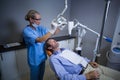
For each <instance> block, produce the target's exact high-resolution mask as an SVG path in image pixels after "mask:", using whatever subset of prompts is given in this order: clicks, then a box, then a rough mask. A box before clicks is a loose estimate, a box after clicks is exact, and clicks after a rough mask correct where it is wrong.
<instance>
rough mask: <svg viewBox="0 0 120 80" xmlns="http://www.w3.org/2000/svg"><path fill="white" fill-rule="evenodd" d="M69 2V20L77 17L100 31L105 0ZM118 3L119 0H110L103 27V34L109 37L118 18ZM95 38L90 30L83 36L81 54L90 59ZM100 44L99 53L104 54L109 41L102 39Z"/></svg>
mask: <svg viewBox="0 0 120 80" xmlns="http://www.w3.org/2000/svg"><path fill="white" fill-rule="evenodd" d="M71 3H72V5H71V10H70V20H73V19H78V21H79V22H80V23H82V24H84V25H86V26H88V27H89V28H90V29H92V30H94V31H96V32H99V33H100V30H101V27H102V20H103V14H104V9H105V0H90V1H88V0H72V2H71ZM119 3H120V1H119V0H111V3H110V8H109V12H108V19H107V21H106V24H105V27H104V33H103V35H104V36H108V37H110V38H112V37H113V33H114V30H115V28H116V23H117V19H118V9H119V8H120V5H119ZM73 32H74V31H73ZM96 38H97V36H96V35H95V34H94V33H92V32H90V31H87V33H86V35H85V37H84V38H83V39H84V40H83V50H82V54H83V55H84V56H87V57H89V58H90V59H92V57H93V49H94V48H95V42H96ZM101 45H102V46H101V53H102V54H105V53H106V50H109V49H110V45H111V43H108V42H106V41H105V40H102V44H101Z"/></svg>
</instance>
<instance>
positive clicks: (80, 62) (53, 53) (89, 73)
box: [46, 39, 120, 80]
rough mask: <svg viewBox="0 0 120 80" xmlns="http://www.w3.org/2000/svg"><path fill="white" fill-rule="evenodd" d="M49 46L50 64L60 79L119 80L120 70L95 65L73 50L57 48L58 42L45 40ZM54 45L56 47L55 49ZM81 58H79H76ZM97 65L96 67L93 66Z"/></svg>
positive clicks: (47, 51) (47, 50)
mask: <svg viewBox="0 0 120 80" xmlns="http://www.w3.org/2000/svg"><path fill="white" fill-rule="evenodd" d="M46 42H47V43H49V46H48V47H47V49H46V53H47V54H48V56H50V57H49V61H50V66H51V68H52V70H53V71H54V72H55V74H56V75H57V76H58V77H59V79H60V80H87V79H95V78H96V79H99V80H119V78H118V77H119V75H120V72H117V71H115V70H112V69H109V68H106V67H103V66H100V65H97V64H96V63H94V62H90V60H88V59H86V58H83V57H81V56H79V55H77V54H76V53H74V52H73V51H70V50H68V49H65V48H58V46H59V44H58V43H57V42H56V41H55V40H53V39H49V40H47V41H46ZM55 47H57V48H56V49H55ZM78 58H81V59H78ZM89 64H90V65H91V66H93V67H95V66H97V68H93V67H91V66H90V65H89Z"/></svg>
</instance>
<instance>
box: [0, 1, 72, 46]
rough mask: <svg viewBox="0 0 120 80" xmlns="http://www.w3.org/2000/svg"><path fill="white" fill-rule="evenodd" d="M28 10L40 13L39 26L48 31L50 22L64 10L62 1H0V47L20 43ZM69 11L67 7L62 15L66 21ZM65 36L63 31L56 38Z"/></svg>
mask: <svg viewBox="0 0 120 80" xmlns="http://www.w3.org/2000/svg"><path fill="white" fill-rule="evenodd" d="M68 1H70V0H68ZM30 9H35V10H37V11H38V12H40V14H41V16H42V20H41V25H43V26H45V27H47V28H49V29H50V26H51V21H52V20H53V19H54V18H56V17H57V15H58V14H59V13H61V12H62V10H63V9H64V0H35V1H33V0H23V1H18V0H12V1H9V0H0V11H1V15H0V17H1V20H2V22H0V45H3V44H7V43H13V42H21V41H22V34H21V33H22V30H23V28H24V27H25V26H26V25H27V24H28V22H27V21H25V19H24V17H25V15H26V14H27V12H28V11H29V10H30ZM69 10H70V9H69V7H68V10H67V11H66V13H65V15H64V16H65V17H66V18H67V19H69ZM66 29H67V28H66ZM66 34H67V31H66V30H63V31H62V32H61V33H60V34H58V35H57V36H61V35H66Z"/></svg>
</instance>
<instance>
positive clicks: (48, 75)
mask: <svg viewBox="0 0 120 80" xmlns="http://www.w3.org/2000/svg"><path fill="white" fill-rule="evenodd" d="M21 80H30V78H29V73H27V74H25V75H23V76H22V77H21ZM44 80H57V78H56V76H55V74H54V72H53V71H52V70H51V68H50V66H49V62H48V60H47V61H46V67H45V74H44Z"/></svg>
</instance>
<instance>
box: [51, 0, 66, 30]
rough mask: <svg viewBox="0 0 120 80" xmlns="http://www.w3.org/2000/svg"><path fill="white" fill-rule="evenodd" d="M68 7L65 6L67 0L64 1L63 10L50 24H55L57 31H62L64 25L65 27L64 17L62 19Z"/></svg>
mask: <svg viewBox="0 0 120 80" xmlns="http://www.w3.org/2000/svg"><path fill="white" fill-rule="evenodd" d="M67 8H68V6H67V0H65V8H64V9H63V11H62V12H61V13H60V14H58V16H57V18H55V19H53V21H52V23H53V24H54V23H55V24H56V26H57V27H59V29H61V30H62V29H63V28H64V27H65V26H66V25H67V19H66V18H65V17H63V14H64V13H65V11H66V10H67Z"/></svg>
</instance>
